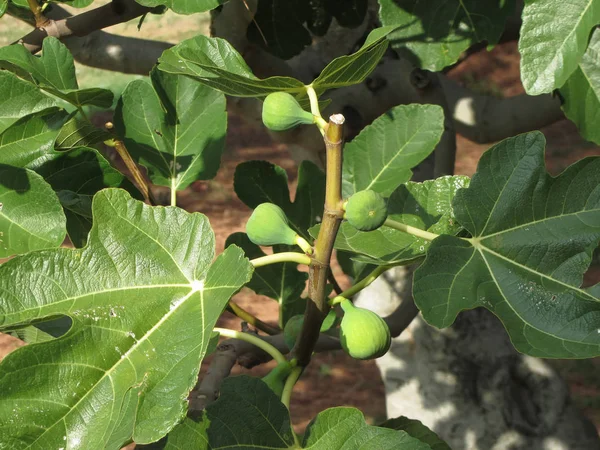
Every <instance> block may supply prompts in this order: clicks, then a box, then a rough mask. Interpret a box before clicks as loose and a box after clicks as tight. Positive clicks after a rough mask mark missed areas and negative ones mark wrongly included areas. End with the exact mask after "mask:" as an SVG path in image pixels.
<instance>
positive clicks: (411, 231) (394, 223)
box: [383, 219, 439, 241]
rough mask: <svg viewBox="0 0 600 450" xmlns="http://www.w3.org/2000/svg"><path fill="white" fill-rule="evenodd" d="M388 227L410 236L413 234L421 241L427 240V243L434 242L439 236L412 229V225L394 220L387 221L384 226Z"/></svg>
mask: <svg viewBox="0 0 600 450" xmlns="http://www.w3.org/2000/svg"><path fill="white" fill-rule="evenodd" d="M383 225H384V226H386V227H390V228H393V229H395V230H398V231H403V232H405V233H408V234H412V235H413V236H416V237H418V238H421V239H425V240H426V241H433V240H434V239H435V238H436V237H438V236H439V234H435V233H430V232H429V231H425V230H421V229H420V228H416V227H411V226H410V225H405V224H403V223H401V222H397V221H395V220H392V219H386V221H385V222H384V224H383Z"/></svg>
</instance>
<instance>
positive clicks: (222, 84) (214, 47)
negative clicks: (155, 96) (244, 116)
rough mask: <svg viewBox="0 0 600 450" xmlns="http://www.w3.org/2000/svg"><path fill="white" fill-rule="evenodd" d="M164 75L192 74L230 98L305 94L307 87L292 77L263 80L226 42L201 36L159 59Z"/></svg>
mask: <svg viewBox="0 0 600 450" xmlns="http://www.w3.org/2000/svg"><path fill="white" fill-rule="evenodd" d="M158 63H159V64H158V68H159V69H160V70H162V71H164V72H168V73H173V74H179V75H188V76H190V77H192V78H194V79H195V80H198V81H200V82H202V83H204V84H206V85H208V86H210V87H212V88H215V89H218V90H220V91H221V92H223V93H225V94H227V95H234V96H238V97H264V96H266V95H268V94H270V93H271V92H278V91H285V92H291V93H301V92H304V91H305V87H304V84H303V83H302V82H301V81H298V80H296V79H294V78H290V77H271V78H265V79H259V78H257V77H256V76H254V74H253V73H252V70H250V68H249V67H248V65H247V64H246V62H245V61H244V58H242V56H241V55H240V54H239V53H238V52H237V51H236V50H235V49H234V48H233V46H232V45H231V44H230V43H229V42H227V41H226V40H224V39H220V38H209V37H206V36H202V35H198V36H195V37H193V38H191V39H187V40H185V41H183V42H181V43H179V44H178V45H176V46H175V47H172V48H170V49H168V50H166V51H165V52H163V54H162V55H161V57H160V58H159V59H158Z"/></svg>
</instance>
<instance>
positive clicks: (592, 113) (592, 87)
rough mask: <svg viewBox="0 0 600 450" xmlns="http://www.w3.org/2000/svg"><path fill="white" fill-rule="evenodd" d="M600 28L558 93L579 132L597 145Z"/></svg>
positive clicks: (599, 140)
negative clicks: (562, 98)
mask: <svg viewBox="0 0 600 450" xmlns="http://www.w3.org/2000/svg"><path fill="white" fill-rule="evenodd" d="M599 61H600V29H598V28H596V31H594V34H593V35H592V39H591V40H590V45H589V46H588V49H587V51H586V52H585V54H584V55H583V57H582V58H581V62H580V63H579V66H578V67H577V69H575V72H573V74H572V75H571V76H570V77H569V79H568V80H567V82H566V83H565V85H564V86H563V87H561V88H560V93H561V94H562V96H563V97H564V99H565V103H564V104H563V106H562V108H563V111H564V112H565V115H566V116H567V117H568V118H569V119H570V120H572V121H573V122H575V124H576V125H577V128H578V129H579V132H580V133H581V135H582V136H583V137H584V138H586V139H587V140H588V141H592V142H595V143H596V144H600V127H599V126H598V124H599V123H600V63H599Z"/></svg>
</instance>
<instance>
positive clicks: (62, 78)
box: [0, 36, 113, 108]
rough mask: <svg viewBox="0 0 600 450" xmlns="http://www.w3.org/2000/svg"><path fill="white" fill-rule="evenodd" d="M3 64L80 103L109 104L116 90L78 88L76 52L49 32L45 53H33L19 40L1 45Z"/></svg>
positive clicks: (76, 103)
mask: <svg viewBox="0 0 600 450" xmlns="http://www.w3.org/2000/svg"><path fill="white" fill-rule="evenodd" d="M0 67H2V68H3V69H8V70H10V71H12V72H15V73H16V74H17V75H19V76H21V77H23V78H25V79H27V80H30V81H33V82H35V83H36V84H37V85H39V87H40V88H42V89H43V90H45V91H47V92H49V93H50V94H52V95H56V96H57V97H59V98H62V99H63V100H66V101H67V102H69V103H71V104H73V105H75V106H77V107H81V106H83V105H94V106H99V107H101V108H110V106H111V105H112V102H113V94H112V92H111V91H109V90H108V89H100V88H91V89H79V86H78V84H77V78H76V76H75V64H74V62H73V56H72V55H71V53H70V52H69V50H68V49H67V47H66V46H65V45H64V44H63V43H62V42H60V41H59V40H58V39H57V38H55V37H52V36H49V37H47V38H46V39H44V42H43V44H42V56H41V57H40V56H34V55H32V54H31V53H30V52H29V51H27V49H26V48H25V47H24V46H22V45H20V44H13V45H9V46H6V47H2V48H0Z"/></svg>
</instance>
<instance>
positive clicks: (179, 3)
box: [136, 0, 227, 14]
mask: <svg viewBox="0 0 600 450" xmlns="http://www.w3.org/2000/svg"><path fill="white" fill-rule="evenodd" d="M136 1H137V3H139V4H140V5H144V6H149V7H154V6H160V5H165V6H166V7H167V8H170V9H172V10H173V11H174V12H176V13H177V14H194V13H199V12H205V11H210V10H211V9H215V8H216V7H217V6H219V5H222V4H223V3H225V2H227V0H136Z"/></svg>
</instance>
